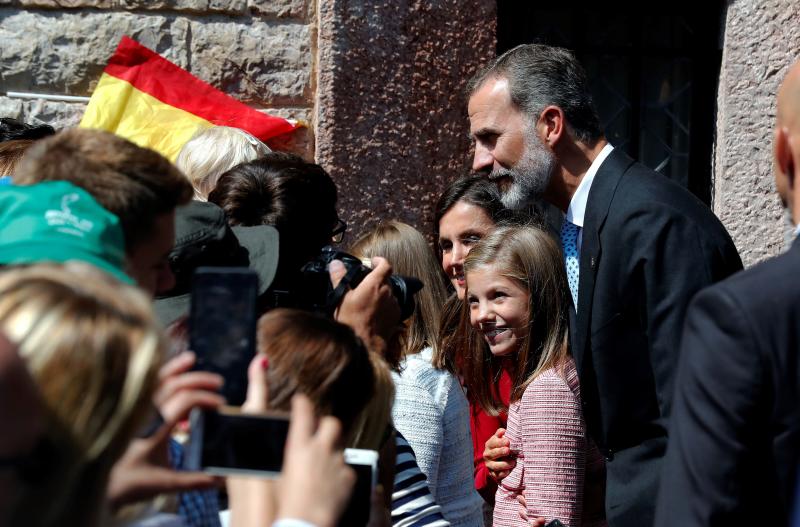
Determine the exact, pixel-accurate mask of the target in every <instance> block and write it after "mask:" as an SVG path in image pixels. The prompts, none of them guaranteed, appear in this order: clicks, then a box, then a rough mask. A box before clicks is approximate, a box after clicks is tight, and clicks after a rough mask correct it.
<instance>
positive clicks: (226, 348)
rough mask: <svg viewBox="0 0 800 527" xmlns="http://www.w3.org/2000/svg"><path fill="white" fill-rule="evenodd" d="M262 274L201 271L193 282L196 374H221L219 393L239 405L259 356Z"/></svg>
mask: <svg viewBox="0 0 800 527" xmlns="http://www.w3.org/2000/svg"><path fill="white" fill-rule="evenodd" d="M257 299H258V275H256V273H255V271H252V270H250V269H247V268H244V267H200V268H198V269H197V270H196V271H195V275H194V278H193V280H192V300H191V309H190V314H189V348H190V349H191V350H192V351H193V352H194V353H195V355H196V356H197V362H196V363H195V366H194V369H196V370H203V371H210V372H214V373H218V374H220V375H222V377H223V378H224V379H225V384H224V385H223V386H222V389H221V390H220V393H221V394H222V395H223V397H225V400H226V401H227V403H228V404H230V405H234V406H241V404H242V403H243V402H244V400H245V396H246V395H247V366H248V365H249V364H250V361H251V360H252V358H253V357H254V356H255V352H256V316H257V312H256V309H257V304H256V302H257Z"/></svg>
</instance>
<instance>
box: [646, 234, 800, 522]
mask: <svg viewBox="0 0 800 527" xmlns="http://www.w3.org/2000/svg"><path fill="white" fill-rule="evenodd" d="M681 350H682V351H681V364H680V368H679V371H678V381H677V385H676V392H675V402H674V404H673V412H672V421H671V425H670V444H669V450H668V452H667V456H666V458H665V466H664V475H663V478H662V484H661V492H660V497H659V506H658V515H657V516H658V518H657V525H660V526H670V527H672V526H676V525H680V526H687V527H688V526H694V525H703V526H713V525H724V526H726V527H729V526H731V525H769V526H771V527H778V526H783V525H787V522H788V519H789V517H790V513H791V505H792V501H793V498H794V489H795V484H796V482H797V480H796V474H797V464H798V461H800V243H798V242H797V241H796V242H795V243H794V244H793V245H792V247H791V249H789V252H788V253H786V254H783V255H781V256H778V257H776V258H773V259H772V260H770V261H767V262H765V263H762V264H760V265H758V266H756V267H753V268H752V269H748V270H747V271H745V272H743V273H740V274H737V275H736V276H734V277H732V278H731V279H729V280H725V281H724V282H722V283H720V284H717V285H715V286H714V287H711V288H709V289H706V290H705V291H703V292H702V293H700V294H699V295H697V297H696V298H695V300H694V301H693V302H692V304H691V306H690V308H689V312H688V314H687V317H686V327H685V328H684V335H683V343H682V346H681Z"/></svg>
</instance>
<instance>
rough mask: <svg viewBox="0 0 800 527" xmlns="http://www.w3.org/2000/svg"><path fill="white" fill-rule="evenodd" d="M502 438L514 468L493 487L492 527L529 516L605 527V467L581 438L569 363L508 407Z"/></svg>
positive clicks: (578, 404) (572, 368) (502, 526)
mask: <svg viewBox="0 0 800 527" xmlns="http://www.w3.org/2000/svg"><path fill="white" fill-rule="evenodd" d="M506 437H507V438H508V439H509V440H510V441H511V449H512V451H514V452H516V453H517V464H516V466H515V467H514V469H513V470H512V471H511V474H509V475H508V476H507V477H506V478H505V479H504V480H503V481H502V482H501V483H500V485H499V486H498V489H497V494H496V497H495V500H496V501H495V508H494V526H495V527H506V526H509V527H510V526H514V527H516V526H520V527H522V526H525V525H527V524H526V523H525V521H524V520H523V519H522V518H521V517H520V511H521V509H522V507H521V505H520V504H519V502H518V501H517V496H519V495H520V494H523V495H524V496H525V501H526V504H527V512H528V514H529V516H543V517H545V518H546V519H547V521H550V520H553V519H558V520H560V521H561V523H563V524H564V525H566V526H567V527H589V526H591V527H594V526H597V527H605V526H606V525H607V524H606V521H605V504H604V501H605V492H604V490H605V464H604V461H603V458H602V456H601V455H600V452H599V450H598V449H597V447H596V446H595V445H594V442H592V441H591V440H590V439H589V438H588V436H587V433H586V424H585V422H584V420H583V414H582V412H581V394H580V386H579V384H578V372H577V371H576V369H575V362H574V361H573V360H572V359H569V361H568V362H566V363H565V364H563V365H562V366H560V367H559V368H558V369H555V368H551V369H548V370H545V371H544V372H542V373H541V374H540V375H539V376H538V377H537V378H536V379H534V380H533V382H532V383H531V384H530V385H529V386H528V388H527V389H526V390H525V393H524V394H523V396H522V399H521V400H519V401H517V402H515V403H513V404H511V406H510V408H509V413H508V428H507V432H506Z"/></svg>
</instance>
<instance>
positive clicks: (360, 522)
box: [338, 448, 378, 527]
mask: <svg viewBox="0 0 800 527" xmlns="http://www.w3.org/2000/svg"><path fill="white" fill-rule="evenodd" d="M345 462H346V463H347V464H348V465H349V466H350V467H352V468H353V470H355V472H356V484H355V486H354V487H353V493H352V494H351V496H350V501H349V502H348V503H347V508H345V510H344V513H343V514H342V518H341V520H339V524H338V525H339V527H362V526H365V525H367V523H368V522H369V512H370V504H371V501H372V489H374V488H375V483H376V480H377V466H378V465H377V463H378V453H377V452H375V451H372V450H358V449H351V448H348V449H345Z"/></svg>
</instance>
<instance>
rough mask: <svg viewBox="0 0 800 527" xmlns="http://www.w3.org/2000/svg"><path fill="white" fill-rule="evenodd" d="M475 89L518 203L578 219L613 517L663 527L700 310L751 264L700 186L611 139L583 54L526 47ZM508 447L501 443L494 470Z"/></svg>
mask: <svg viewBox="0 0 800 527" xmlns="http://www.w3.org/2000/svg"><path fill="white" fill-rule="evenodd" d="M469 93H470V96H469V105H468V111H469V118H470V128H471V134H472V136H473V138H474V139H475V157H474V162H473V169H474V170H477V171H482V172H485V173H486V174H487V177H488V178H489V179H490V180H492V181H495V182H496V183H497V185H498V187H499V188H500V190H501V191H502V192H503V201H504V203H505V205H506V206H508V207H511V208H523V207H526V206H528V205H529V204H530V203H531V202H532V201H533V200H535V199H538V198H542V199H544V200H545V201H547V202H549V203H550V204H552V205H554V206H555V207H557V208H558V209H560V210H561V211H562V213H563V214H564V216H565V218H564V222H563V225H562V228H561V241H562V247H563V249H564V257H565V266H566V270H567V277H568V282H569V287H570V296H571V298H572V300H573V309H572V310H571V312H570V315H571V316H570V340H571V351H572V354H573V356H574V358H575V362H576V364H577V367H578V372H579V374H580V380H581V393H582V396H583V408H584V416H585V418H586V421H587V426H588V428H589V431H590V433H591V435H592V438H593V439H594V440H595V442H596V443H597V445H598V447H600V449H601V451H602V452H603V453H604V455H605V458H606V464H607V480H606V514H607V517H608V522H609V525H611V526H612V527H620V526H628V525H630V526H633V525H636V526H639V525H652V523H653V514H654V512H653V510H654V505H655V498H656V492H657V490H658V480H659V472H660V462H661V458H662V457H663V455H664V451H665V448H666V443H667V421H668V417H669V415H670V406H671V400H672V392H673V384H674V382H673V381H674V374H675V370H676V365H677V362H678V349H679V343H680V336H681V329H682V325H683V318H684V314H685V312H686V307H687V304H688V303H689V300H690V299H691V298H692V296H693V295H694V294H695V293H696V292H697V291H699V290H700V289H702V288H703V287H705V286H707V285H709V284H711V283H714V282H716V281H718V280H720V279H722V278H725V277H726V276H728V275H730V274H732V273H734V272H736V271H738V270H740V269H741V268H742V264H741V260H740V259H739V256H738V254H737V252H736V248H735V247H734V245H733V242H732V241H731V239H730V237H729V236H728V234H727V232H726V231H725V229H724V228H723V226H722V225H721V223H720V222H719V220H718V219H717V218H716V217H715V216H714V215H713V214H712V213H711V211H710V210H709V209H708V207H707V206H705V205H704V204H703V203H702V202H700V201H699V200H698V199H697V198H695V197H694V196H693V195H692V194H691V193H689V191H688V190H686V189H684V188H683V187H681V186H679V185H677V184H676V183H674V182H672V181H670V180H669V179H667V178H666V177H664V176H662V175H660V174H657V173H655V172H653V171H652V170H650V169H648V168H646V167H644V166H643V165H641V164H639V163H636V162H635V161H633V160H632V159H631V158H629V157H628V156H627V155H626V154H625V153H624V152H622V151H621V150H619V149H614V148H613V147H612V146H611V145H610V144H609V143H608V142H607V141H606V139H605V137H604V136H603V133H602V130H601V127H600V123H599V119H598V117H597V113H596V111H595V109H594V106H593V103H592V99H591V95H590V93H589V88H588V83H587V80H586V74H585V72H584V70H583V68H582V67H581V66H580V64H579V63H578V62H577V60H576V59H575V57H574V56H573V55H572V53H571V52H569V51H567V50H564V49H560V48H552V47H548V46H542V45H525V46H519V47H517V48H515V49H512V50H510V51H508V52H507V53H505V54H504V55H502V56H501V57H499V58H497V59H496V60H495V61H494V62H493V63H492V64H490V65H489V66H488V67H487V68H486V69H485V70H483V71H482V72H480V73H478V74H477V75H476V77H475V78H473V80H472V81H471V83H470V86H469ZM493 441H495V439H494V438H493V439H491V440H490V443H492V442H493ZM505 448H507V445H503V444H497V443H495V444H487V454H486V457H487V467H489V468H490V470H492V466H490V465H489V463H488V461H490V460H491V459H492V457H496V455H497V454H498V453H501V452H504V450H503V449H505ZM498 468H499V467H498ZM533 512H535V511H533Z"/></svg>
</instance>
